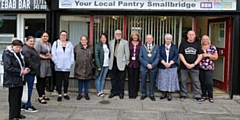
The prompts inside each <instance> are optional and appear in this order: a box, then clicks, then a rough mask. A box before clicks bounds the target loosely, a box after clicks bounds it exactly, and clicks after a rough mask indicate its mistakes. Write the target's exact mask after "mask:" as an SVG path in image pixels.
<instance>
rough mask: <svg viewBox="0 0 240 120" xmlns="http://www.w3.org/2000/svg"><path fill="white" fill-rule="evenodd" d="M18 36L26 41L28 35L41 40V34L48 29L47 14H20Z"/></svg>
mask: <svg viewBox="0 0 240 120" xmlns="http://www.w3.org/2000/svg"><path fill="white" fill-rule="evenodd" d="M17 17H18V19H17V24H18V26H17V30H18V32H17V38H19V39H21V40H23V41H25V39H26V38H27V36H33V37H35V38H36V41H38V40H40V36H41V35H40V34H41V32H42V31H45V30H46V14H18V16H17Z"/></svg>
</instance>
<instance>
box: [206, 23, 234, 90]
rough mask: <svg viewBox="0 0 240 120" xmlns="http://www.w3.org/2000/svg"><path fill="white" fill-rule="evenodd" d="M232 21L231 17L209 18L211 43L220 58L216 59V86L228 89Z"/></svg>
mask: <svg viewBox="0 0 240 120" xmlns="http://www.w3.org/2000/svg"><path fill="white" fill-rule="evenodd" d="M231 29H232V28H231V22H230V18H217V19H209V20H208V31H209V37H210V39H211V44H212V45H214V46H216V48H217V50H218V55H219V57H218V60H216V61H214V64H215V69H214V71H213V79H214V82H213V84H214V86H216V87H218V88H220V89H222V90H224V91H228V89H229V88H228V86H229V80H230V75H229V73H230V61H231V60H230V59H231V58H230V55H231V44H232V43H231V34H230V30H231Z"/></svg>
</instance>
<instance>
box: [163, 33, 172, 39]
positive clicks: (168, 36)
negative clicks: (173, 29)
mask: <svg viewBox="0 0 240 120" xmlns="http://www.w3.org/2000/svg"><path fill="white" fill-rule="evenodd" d="M164 38H165V39H166V38H170V39H171V40H172V35H171V34H166V35H165V37H164Z"/></svg>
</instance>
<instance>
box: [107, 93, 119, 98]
mask: <svg viewBox="0 0 240 120" xmlns="http://www.w3.org/2000/svg"><path fill="white" fill-rule="evenodd" d="M115 96H117V94H112V93H111V94H110V95H109V96H108V98H113V97H115Z"/></svg>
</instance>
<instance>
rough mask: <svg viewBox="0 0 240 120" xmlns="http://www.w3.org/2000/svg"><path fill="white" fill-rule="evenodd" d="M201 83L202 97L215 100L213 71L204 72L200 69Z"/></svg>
mask: <svg viewBox="0 0 240 120" xmlns="http://www.w3.org/2000/svg"><path fill="white" fill-rule="evenodd" d="M199 78H200V82H201V89H202V96H203V97H207V92H208V97H209V98H213V70H203V69H200V74H199Z"/></svg>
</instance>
